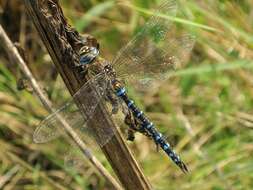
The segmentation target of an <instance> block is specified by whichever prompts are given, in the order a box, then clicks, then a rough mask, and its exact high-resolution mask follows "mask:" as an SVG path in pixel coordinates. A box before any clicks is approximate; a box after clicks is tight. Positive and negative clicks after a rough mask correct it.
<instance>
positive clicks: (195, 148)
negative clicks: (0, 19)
mask: <svg viewBox="0 0 253 190" xmlns="http://www.w3.org/2000/svg"><path fill="white" fill-rule="evenodd" d="M60 3H61V5H62V7H63V11H64V13H65V16H66V17H67V18H68V20H69V22H70V23H71V24H72V25H73V26H74V27H75V28H76V29H77V30H78V31H79V32H81V33H89V34H92V35H93V36H95V37H96V38H97V39H98V41H99V43H100V47H101V51H102V52H101V54H102V56H103V57H105V58H108V59H112V58H113V57H114V56H115V54H116V52H117V51H118V50H119V49H120V47H122V46H123V45H124V44H125V43H126V42H127V41H128V40H130V39H131V37H132V36H133V35H134V34H135V33H136V32H137V31H138V30H139V29H140V26H141V25H142V24H143V23H144V21H145V20H146V19H147V18H148V16H149V15H150V14H152V10H153V9H152V8H153V7H154V6H155V5H156V4H158V3H159V1H158V0H157V1H156V0H132V1H123V0H122V1H101V0H62V1H60ZM178 3H179V14H178V15H177V17H176V18H165V19H172V20H173V21H174V22H175V24H176V25H178V31H179V32H180V31H187V32H189V33H191V34H193V35H195V36H196V45H195V47H194V50H193V52H192V56H191V59H190V61H189V62H188V63H187V64H186V65H185V66H184V67H182V68H180V69H179V70H177V71H176V72H173V73H172V74H171V77H170V79H169V80H167V81H165V82H163V83H161V84H160V86H159V90H156V91H152V92H147V93H145V95H144V96H141V97H140V96H138V95H137V94H136V92H134V91H133V90H130V94H131V95H132V96H136V102H137V103H138V104H139V105H140V106H141V107H142V108H143V109H144V110H145V111H147V114H148V115H149V117H150V118H151V119H152V120H154V122H155V123H157V125H158V128H159V129H160V130H161V131H162V132H164V133H165V134H166V135H167V136H169V138H170V141H171V142H172V144H173V145H174V146H175V148H176V150H177V151H178V152H180V155H181V156H182V158H183V160H185V161H186V163H187V164H188V166H189V169H190V173H189V174H188V175H184V174H182V173H181V172H180V171H179V170H178V168H177V167H176V166H174V165H173V164H172V163H171V162H170V161H169V160H168V158H167V157H166V156H165V155H163V154H162V153H157V152H156V150H155V146H154V145H153V143H152V142H151V141H150V140H148V139H147V138H145V137H143V136H141V135H137V138H136V141H135V142H134V143H129V145H130V147H131V150H132V151H133V152H134V154H135V156H136V159H137V160H138V162H139V163H140V165H141V167H142V168H143V170H144V173H145V175H146V176H147V177H148V178H149V180H150V181H151V183H152V185H153V187H154V189H158V190H168V189H170V190H172V189H210V190H211V189H212V190H225V189H243V190H244V189H252V188H253V157H252V155H253V143H252V139H253V116H252V113H253V110H252V108H253V77H252V73H253V70H252V67H253V62H252V58H253V49H252V48H253V30H252V29H253V2H252V1H251V0H240V1H239V0H217V1H214V0H206V1H200V0H199V1H197V0H195V1H193V0H189V1H187V0H178ZM13 6H15V4H14V5H13ZM16 6H20V4H17V5H16ZM3 8H4V6H2V9H1V14H2V11H3ZM20 14H21V15H23V16H21V17H20V18H21V19H20V20H16V21H15V22H21V23H22V24H24V21H26V22H25V24H27V25H28V26H30V27H29V28H30V29H29V37H24V36H23V33H22V32H21V33H20V40H21V45H22V46H23V47H24V48H25V49H26V50H27V53H28V62H29V66H30V68H31V70H32V71H33V73H34V75H35V76H36V78H37V79H38V80H39V82H40V83H41V84H42V85H43V86H44V87H45V90H46V91H47V92H48V95H49V97H50V98H51V99H52V101H53V102H54V103H55V105H61V104H62V103H63V102H64V101H65V99H66V98H67V97H68V95H67V93H66V92H65V88H64V85H63V83H62V81H61V79H60V77H57V75H55V74H54V73H55V69H54V68H52V63H51V61H50V59H49V57H48V55H47V53H46V51H45V49H44V47H43V45H42V43H41V42H40V41H38V40H37V39H38V36H37V33H36V31H35V29H34V28H33V27H31V26H32V24H31V21H30V20H29V18H25V16H24V15H25V13H24V10H23V9H21V13H20ZM22 19H23V20H22ZM22 24H21V25H20V27H22ZM9 25H10V26H11V25H12V23H9ZM5 27H8V25H7V26H5ZM21 31H22V30H21ZM24 39H25V40H24ZM31 42H32V43H31ZM31 44H32V45H31ZM38 47H40V48H39V49H40V51H38ZM0 63H1V64H0V145H1V149H0V173H1V175H0V176H6V174H7V173H8V171H12V169H13V167H14V166H18V167H17V168H18V169H17V170H18V172H17V173H16V174H15V175H13V176H12V177H11V178H10V180H9V182H8V183H6V184H5V186H4V187H5V189H107V187H106V182H105V181H104V180H103V179H102V177H100V176H99V175H97V173H96V171H95V169H94V168H92V167H91V166H90V165H89V164H88V162H87V164H86V165H85V166H83V167H84V168H85V169H84V170H82V171H74V170H70V169H66V168H65V167H64V166H63V164H62V160H63V156H62V154H61V153H62V152H64V150H65V149H64V150H63V147H64V145H62V143H61V141H59V142H58V141H57V142H54V143H53V144H50V143H49V144H45V145H43V146H42V145H37V144H34V143H33V142H32V133H33V131H34V129H35V127H36V125H37V123H38V122H39V121H40V120H41V119H42V118H43V117H44V116H45V115H47V112H46V111H45V110H44V109H43V107H42V105H41V104H40V102H39V100H38V99H37V98H36V97H35V96H34V95H33V94H32V93H31V92H29V91H27V90H23V91H18V90H17V87H16V84H17V81H18V80H20V79H23V76H22V74H21V73H20V71H19V69H18V68H17V67H16V65H15V63H11V61H9V60H8V59H7V58H6V54H5V52H3V50H2V49H1V50H0ZM63 92H64V95H62V94H63ZM97 156H98V158H101V159H102V161H103V163H104V164H105V165H106V167H107V168H108V169H109V170H110V171H112V169H111V168H110V167H109V165H108V163H107V162H106V161H105V159H104V158H102V155H100V154H98V155H97ZM14 169H16V168H14ZM0 180H1V177H0ZM0 185H1V183H0ZM0 189H1V187H0Z"/></svg>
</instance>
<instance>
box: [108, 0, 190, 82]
mask: <svg viewBox="0 0 253 190" xmlns="http://www.w3.org/2000/svg"><path fill="white" fill-rule="evenodd" d="M176 10H177V4H176V1H174V0H169V1H165V2H164V3H162V4H161V6H159V7H158V9H157V11H156V12H155V13H154V15H153V16H152V17H151V18H150V20H149V21H148V22H147V23H146V24H145V25H144V27H143V29H142V30H141V31H140V32H139V33H138V34H137V35H136V36H135V37H134V38H133V39H132V40H131V41H130V42H129V43H128V44H127V45H126V46H125V47H124V48H122V50H121V51H120V52H119V54H118V55H117V56H116V58H115V59H114V61H113V66H114V68H115V70H116V71H117V73H118V75H119V77H121V78H124V79H127V80H128V81H129V80H136V79H139V80H142V79H144V81H145V80H151V79H157V78H158V79H162V78H163V77H164V76H165V73H166V72H168V71H170V70H171V69H172V68H175V67H177V66H178V65H182V64H183V63H184V62H185V61H186V60H187V59H186V58H187V57H188V55H189V53H190V51H191V49H192V47H193V44H194V37H193V36H191V35H188V34H183V35H181V36H176V35H174V34H173V30H172V29H171V21H170V20H169V19H168V18H167V17H173V16H175V14H176ZM165 17H166V18H165ZM161 73H162V75H161Z"/></svg>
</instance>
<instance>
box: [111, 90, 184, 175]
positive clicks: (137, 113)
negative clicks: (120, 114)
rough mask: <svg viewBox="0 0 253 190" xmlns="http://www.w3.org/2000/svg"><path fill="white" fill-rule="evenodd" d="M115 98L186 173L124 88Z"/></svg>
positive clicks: (180, 161)
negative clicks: (122, 102)
mask: <svg viewBox="0 0 253 190" xmlns="http://www.w3.org/2000/svg"><path fill="white" fill-rule="evenodd" d="M116 94H117V96H118V97H120V98H122V99H123V100H124V102H125V103H126V104H127V107H128V108H129V109H130V110H131V112H132V113H133V115H134V117H135V118H137V119H138V120H139V121H141V123H142V127H143V128H144V129H145V130H146V131H147V132H148V133H149V134H150V135H151V136H152V138H153V140H154V141H155V143H156V144H158V145H159V146H160V147H161V148H162V149H163V150H164V152H165V153H166V154H167V155H168V156H169V157H170V158H171V159H172V161H173V162H174V163H175V164H177V165H178V166H179V167H180V168H181V170H182V171H183V172H187V171H188V169H187V167H186V165H185V164H184V163H183V161H182V160H181V159H180V157H179V156H178V155H177V154H176V153H175V152H174V150H173V149H172V148H171V146H170V144H169V143H168V142H167V140H166V139H165V138H164V137H163V135H162V134H161V133H159V132H158V131H157V129H156V128H155V126H154V124H153V123H152V122H150V121H149V119H148V118H147V117H146V116H145V115H144V113H143V112H142V111H141V110H140V109H139V108H138V107H137V106H136V105H135V104H134V101H133V100H131V99H130V98H128V96H127V94H126V89H125V88H120V89H118V90H117V92H116Z"/></svg>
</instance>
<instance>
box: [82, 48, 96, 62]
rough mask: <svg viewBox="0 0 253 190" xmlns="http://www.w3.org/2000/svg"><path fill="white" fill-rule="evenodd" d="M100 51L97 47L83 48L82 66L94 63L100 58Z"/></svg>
mask: <svg viewBox="0 0 253 190" xmlns="http://www.w3.org/2000/svg"><path fill="white" fill-rule="evenodd" d="M98 54H99V50H98V49H97V48H95V47H89V46H83V47H82V48H81V49H80V51H79V55H80V64H81V65H87V64H90V63H92V62H93V61H94V59H95V58H96V57H97V56H98Z"/></svg>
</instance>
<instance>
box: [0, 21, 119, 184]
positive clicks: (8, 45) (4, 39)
mask: <svg viewBox="0 0 253 190" xmlns="http://www.w3.org/2000/svg"><path fill="white" fill-rule="evenodd" d="M0 41H1V44H2V45H3V47H4V49H5V50H6V52H7V54H8V56H9V57H10V59H11V60H13V61H14V63H16V64H17V65H18V66H19V68H20V69H21V71H22V72H23V74H24V75H25V76H26V77H27V79H28V80H29V81H30V83H31V86H32V88H33V91H34V93H35V94H36V95H37V96H38V97H39V99H40V101H41V102H42V104H43V106H44V107H45V108H46V109H47V111H48V112H54V109H53V107H52V103H51V102H50V100H49V99H48V98H47V96H45V95H44V93H43V91H42V89H41V88H40V86H39V84H38V83H37V81H36V79H35V78H34V77H33V75H32V73H31V72H30V70H29V68H28V67H27V65H26V63H25V62H24V60H23V58H22V57H21V56H20V54H19V52H18V50H17V48H16V47H15V46H14V44H13V43H12V42H11V40H10V39H9V38H8V36H7V34H6V33H5V31H4V29H3V28H2V26H1V25H0ZM57 118H58V120H59V121H60V122H61V124H62V126H63V127H64V129H65V130H66V131H67V133H68V134H69V135H70V136H71V137H72V140H73V141H74V142H75V143H76V144H77V145H78V147H79V148H80V149H81V151H82V152H83V154H84V155H85V157H86V158H87V159H88V160H89V161H90V162H91V163H92V165H93V166H94V167H95V168H96V169H97V170H98V171H99V173H100V174H101V175H102V176H103V177H105V179H106V180H107V181H108V183H109V184H111V186H112V187H113V188H114V189H122V188H121V186H120V185H119V184H118V182H117V181H116V180H115V179H114V178H113V177H112V176H111V175H110V174H109V173H108V171H107V170H106V169H105V168H104V167H103V165H102V164H101V163H100V162H99V161H98V160H97V159H96V157H94V156H93V155H92V154H91V153H90V152H89V150H88V148H87V147H86V145H85V144H84V142H83V141H82V140H81V139H80V137H79V136H78V134H77V133H76V132H75V131H74V130H73V129H72V128H71V127H70V126H69V125H68V123H67V122H66V121H65V120H64V119H63V118H61V116H60V115H57Z"/></svg>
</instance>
